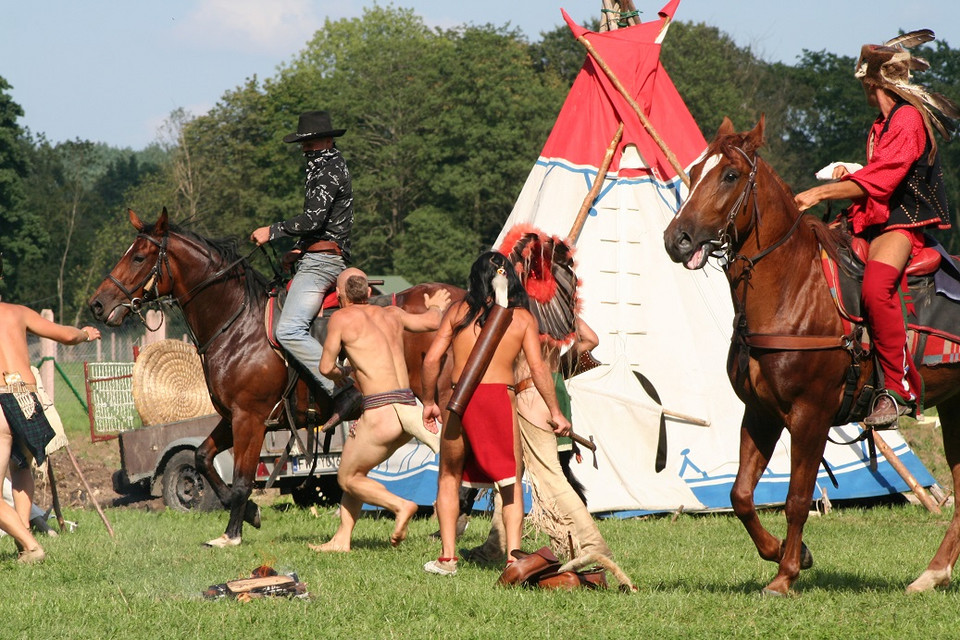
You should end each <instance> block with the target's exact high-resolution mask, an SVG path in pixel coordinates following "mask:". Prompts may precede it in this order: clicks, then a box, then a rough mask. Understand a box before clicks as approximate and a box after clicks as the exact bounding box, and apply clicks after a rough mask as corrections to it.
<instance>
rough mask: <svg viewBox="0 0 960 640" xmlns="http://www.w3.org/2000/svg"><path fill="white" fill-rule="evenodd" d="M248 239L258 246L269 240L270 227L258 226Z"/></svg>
mask: <svg viewBox="0 0 960 640" xmlns="http://www.w3.org/2000/svg"><path fill="white" fill-rule="evenodd" d="M250 240H251V241H252V242H254V243H256V245H257V246H258V247H259V246H260V245H261V244H264V243H266V242H269V241H270V227H260V228H259V229H255V230H254V231H253V233H251V234H250Z"/></svg>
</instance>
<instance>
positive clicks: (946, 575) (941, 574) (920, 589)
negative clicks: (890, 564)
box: [906, 570, 951, 593]
mask: <svg viewBox="0 0 960 640" xmlns="http://www.w3.org/2000/svg"><path fill="white" fill-rule="evenodd" d="M950 573H951V572H950V571H949V570H947V571H930V570H927V571H924V572H923V573H921V574H920V577H919V578H917V579H916V580H914V581H913V582H911V583H910V585H909V586H908V587H907V591H906V592H907V593H926V592H927V591H933V590H934V589H936V588H937V587H949V586H950Z"/></svg>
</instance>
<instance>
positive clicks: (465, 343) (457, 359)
mask: <svg viewBox="0 0 960 640" xmlns="http://www.w3.org/2000/svg"><path fill="white" fill-rule="evenodd" d="M466 313H467V305H466V303H464V302H461V303H459V306H458V307H457V308H456V309H454V311H453V314H454V315H453V324H454V325H456V324H457V323H459V321H460V320H461V319H462V318H463V317H464V316H465V315H466ZM536 326H537V325H536V320H535V319H534V317H533V316H532V315H531V314H530V312H529V311H527V310H526V309H520V308H515V309H513V319H512V320H511V321H510V326H509V327H508V328H507V332H506V333H505V334H504V336H503V338H502V339H501V340H500V344H499V346H498V347H497V350H496V352H495V353H494V355H493V358H492V359H491V361H490V365H489V366H488V367H487V371H486V373H484V375H483V379H482V380H481V383H483V384H489V383H501V384H510V385H512V384H513V383H514V381H515V379H514V373H513V367H514V361H515V360H516V359H517V356H518V355H519V354H520V352H521V351H524V350H525V349H530V348H531V344H532V346H534V347H536V348H537V349H539V333H538V332H537V329H536ZM480 331H481V327H480V326H479V325H477V324H476V323H474V324H473V325H471V326H469V327H466V328H464V329H463V330H461V331H460V333H458V334H456V335H455V336H454V337H453V378H454V379H455V380H459V379H460V374H461V373H462V372H463V366H464V363H466V361H467V358H468V357H469V356H470V352H471V351H472V350H473V346H474V345H475V344H476V342H477V338H478V337H479V335H480ZM531 339H532V340H533V343H531ZM525 341H526V344H525Z"/></svg>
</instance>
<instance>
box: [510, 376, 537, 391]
mask: <svg viewBox="0 0 960 640" xmlns="http://www.w3.org/2000/svg"><path fill="white" fill-rule="evenodd" d="M514 386H515V388H516V389H517V393H520V392H521V391H526V390H527V389H529V388H530V387H532V386H533V378H524V379H523V380H521V381H520V382H518V383H517V384H516V385H514Z"/></svg>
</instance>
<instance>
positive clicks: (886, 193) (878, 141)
mask: <svg viewBox="0 0 960 640" xmlns="http://www.w3.org/2000/svg"><path fill="white" fill-rule="evenodd" d="M886 124H887V122H886V120H884V118H883V115H882V114H881V115H880V116H879V117H878V118H877V119H876V121H874V123H873V127H872V128H871V129H870V135H869V136H868V138H867V166H865V167H864V168H862V169H860V170H859V171H855V172H854V173H850V174H847V175H846V176H844V177H843V179H844V180H853V181H854V182H856V183H857V184H858V185H860V186H861V187H863V189H864V190H865V191H866V192H867V195H866V197H864V198H857V199H856V200H854V201H853V204H851V205H850V209H849V210H848V215H849V217H850V221H851V223H852V224H853V233H854V234H859V233H861V232H862V231H863V230H864V229H865V228H867V227H869V226H871V225H875V224H883V223H885V222H886V221H887V220H888V219H889V218H890V206H889V204H888V203H889V200H890V196H891V195H892V194H893V192H894V191H895V190H896V188H897V187H898V186H900V183H902V182H903V181H904V179H906V177H907V172H909V171H910V167H912V166H913V163H914V162H916V161H917V160H919V159H920V156H921V155H922V154H923V152H924V149H925V147H926V144H927V130H926V127H925V126H924V124H923V117H922V116H921V115H920V112H919V111H917V109H916V108H915V107H913V106H911V105H903V106H902V107H901V108H899V109H897V110H896V112H895V113H894V114H893V115H892V116H891V120H890V126H889V127H888V128H887V131H886V133H884V134H883V136H882V137H881V136H880V133H881V132H882V131H883V128H884V126H886Z"/></svg>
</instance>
